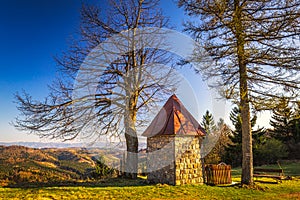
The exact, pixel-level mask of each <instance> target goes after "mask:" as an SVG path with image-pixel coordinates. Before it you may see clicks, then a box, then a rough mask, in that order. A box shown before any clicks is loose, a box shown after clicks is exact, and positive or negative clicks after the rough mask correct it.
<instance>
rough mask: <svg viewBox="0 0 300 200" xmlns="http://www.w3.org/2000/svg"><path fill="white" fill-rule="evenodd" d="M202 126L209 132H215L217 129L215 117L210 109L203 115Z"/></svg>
mask: <svg viewBox="0 0 300 200" xmlns="http://www.w3.org/2000/svg"><path fill="white" fill-rule="evenodd" d="M201 126H202V127H203V128H204V130H205V131H206V133H207V134H211V133H214V132H215V131H216V130H217V126H216V124H215V120H214V117H213V116H212V114H211V113H210V112H209V111H208V110H207V111H206V113H205V115H203V117H202V122H201Z"/></svg>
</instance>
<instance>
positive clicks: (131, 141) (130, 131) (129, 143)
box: [125, 127, 139, 179]
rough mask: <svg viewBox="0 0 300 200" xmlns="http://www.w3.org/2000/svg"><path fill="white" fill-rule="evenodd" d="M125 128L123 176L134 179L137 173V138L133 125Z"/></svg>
mask: <svg viewBox="0 0 300 200" xmlns="http://www.w3.org/2000/svg"><path fill="white" fill-rule="evenodd" d="M125 130H126V133H125V138H126V147H127V156H126V163H125V176H126V177H127V178H132V179H136V178H137V173H138V144H139V143H138V138H137V134H136V131H135V128H134V127H126V128H125Z"/></svg>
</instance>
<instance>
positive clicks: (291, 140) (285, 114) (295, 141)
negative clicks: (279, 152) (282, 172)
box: [270, 98, 300, 159]
mask: <svg viewBox="0 0 300 200" xmlns="http://www.w3.org/2000/svg"><path fill="white" fill-rule="evenodd" d="M270 125H271V126H272V127H273V129H272V130H270V135H271V136H272V137H273V138H275V139H277V140H280V141H282V142H283V143H284V144H285V145H286V146H287V148H288V152H289V159H299V158H300V105H299V103H298V104H297V105H296V106H295V107H294V108H291V106H290V102H289V100H288V99H286V98H282V99H281V100H280V102H279V103H278V104H277V106H276V108H275V109H274V110H273V115H272V119H271V121H270Z"/></svg>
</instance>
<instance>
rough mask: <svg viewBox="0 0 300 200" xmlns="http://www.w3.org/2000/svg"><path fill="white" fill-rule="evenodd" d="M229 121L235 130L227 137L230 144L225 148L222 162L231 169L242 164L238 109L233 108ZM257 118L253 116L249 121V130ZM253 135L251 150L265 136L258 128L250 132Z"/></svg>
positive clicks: (240, 122)
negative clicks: (230, 166)
mask: <svg viewBox="0 0 300 200" xmlns="http://www.w3.org/2000/svg"><path fill="white" fill-rule="evenodd" d="M230 120H231V122H232V124H233V125H234V128H235V130H234V131H232V135H230V136H229V139H230V140H231V144H229V145H228V146H227V147H226V148H225V151H226V153H225V156H224V159H223V160H224V161H225V162H226V163H228V164H231V165H232V166H233V167H236V166H241V164H242V118H241V111H240V109H239V108H237V107H234V108H233V110H232V111H231V113H230ZM256 120H257V117H256V116H254V117H252V119H251V128H252V129H253V127H254V126H255V124H256ZM252 133H253V148H255V147H256V146H257V145H258V144H260V143H261V142H262V141H261V140H262V136H263V135H264V134H265V131H264V128H258V129H257V130H252Z"/></svg>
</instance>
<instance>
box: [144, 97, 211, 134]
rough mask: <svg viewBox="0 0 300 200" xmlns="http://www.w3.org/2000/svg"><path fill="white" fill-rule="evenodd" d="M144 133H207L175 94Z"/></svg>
mask: <svg viewBox="0 0 300 200" xmlns="http://www.w3.org/2000/svg"><path fill="white" fill-rule="evenodd" d="M142 135H143V136H146V137H152V136H157V135H199V136H204V135H206V133H205V130H204V129H203V128H202V127H201V126H200V124H199V123H198V122H197V120H196V119H195V118H194V117H193V116H192V115H191V113H190V112H189V111H188V110H187V109H186V108H185V107H184V106H183V104H182V103H181V101H180V100H179V99H178V98H177V96H176V95H175V94H174V95H172V96H171V97H170V98H169V99H168V101H167V102H166V103H165V105H164V106H163V107H162V109H161V110H160V111H159V113H158V114H157V115H156V117H155V118H154V119H153V121H152V122H151V124H150V126H149V127H148V128H147V129H146V130H145V131H144V133H143V134H142Z"/></svg>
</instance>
